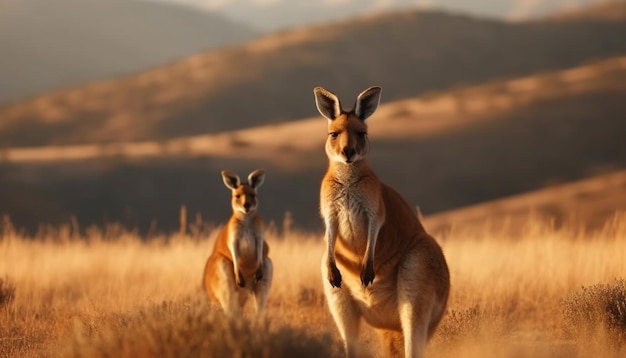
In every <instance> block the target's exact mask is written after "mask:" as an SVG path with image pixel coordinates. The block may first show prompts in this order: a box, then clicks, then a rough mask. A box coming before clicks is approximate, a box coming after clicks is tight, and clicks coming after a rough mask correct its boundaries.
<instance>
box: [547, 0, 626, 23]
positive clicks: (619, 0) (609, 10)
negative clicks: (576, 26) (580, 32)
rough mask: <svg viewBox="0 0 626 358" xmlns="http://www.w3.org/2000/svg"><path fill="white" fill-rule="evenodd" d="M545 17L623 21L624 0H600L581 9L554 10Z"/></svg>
mask: <svg viewBox="0 0 626 358" xmlns="http://www.w3.org/2000/svg"><path fill="white" fill-rule="evenodd" d="M546 19H551V20H556V21H580V20H586V21H624V20H626V0H613V1H609V2H601V3H598V4H594V5H591V6H588V7H585V8H583V9H572V10H568V11H562V12H556V13H554V14H551V15H549V16H546Z"/></svg>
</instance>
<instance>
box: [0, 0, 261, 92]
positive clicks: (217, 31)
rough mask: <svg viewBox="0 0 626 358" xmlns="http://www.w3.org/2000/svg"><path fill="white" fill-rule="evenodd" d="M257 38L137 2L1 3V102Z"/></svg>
mask: <svg viewBox="0 0 626 358" xmlns="http://www.w3.org/2000/svg"><path fill="white" fill-rule="evenodd" d="M254 36H255V31H253V30H252V29H251V28H250V27H249V26H247V25H243V24H240V23H236V22H234V21H231V20H228V19H227V18H225V17H223V15H217V14H213V13H208V12H202V11H197V10H192V9H188V8H185V7H181V6H177V5H172V4H165V3H151V2H143V1H136V0H107V1H99V0H55V1H49V0H19V1H12V0H2V1H0V53H2V56H0V78H1V79H2V80H1V81H0V103H7V102H11V101H15V100H18V99H23V98H25V97H30V96H34V95H37V94H40V93H43V92H47V91H50V90H53V89H56V88H59V87H67V86H70V85H77V84H82V83H84V82H91V81H95V80H101V79H105V78H109V77H113V76H120V75H123V74H130V73H133V72H138V71H143V70H145V69H146V68H150V67H155V66H161V65H164V64H167V63H169V62H172V61H174V60H178V59H180V58H183V57H187V56H190V55H193V54H195V53H197V52H201V51H205V50H208V49H212V48H218V47H223V46H227V45H231V44H233V43H238V42H243V41H245V40H248V39H251V38H253V37H254Z"/></svg>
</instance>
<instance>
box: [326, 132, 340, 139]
mask: <svg viewBox="0 0 626 358" xmlns="http://www.w3.org/2000/svg"><path fill="white" fill-rule="evenodd" d="M328 135H329V136H331V137H333V139H335V138H337V136H338V135H339V133H338V132H330V133H328Z"/></svg>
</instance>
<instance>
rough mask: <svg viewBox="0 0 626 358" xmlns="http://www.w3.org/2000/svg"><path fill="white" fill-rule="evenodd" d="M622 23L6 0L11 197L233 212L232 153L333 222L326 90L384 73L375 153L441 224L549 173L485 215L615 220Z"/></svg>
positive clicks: (148, 210)
mask: <svg viewBox="0 0 626 358" xmlns="http://www.w3.org/2000/svg"><path fill="white" fill-rule="evenodd" d="M624 34H626V1H624V0H617V1H547V0H544V1H519V0H518V1H515V0H510V1H493V0H482V1H472V2H466V1H454V0H430V1H408V0H397V1H382V2H381V1H373V0H372V1H366V0H364V1H327V2H304V1H285V0H283V1H269V2H261V1H256V2H255V1H219V2H217V1H199V0H198V1H193V0H180V1H174V0H172V1H165V0H162V1H161V0H160V1H139V0H114V1H107V2H99V1H96V0H58V1H55V2H49V1H45V0H20V1H17V0H15V1H12V0H0V49H2V51H1V52H2V56H0V79H1V80H0V213H2V214H6V215H8V216H9V217H10V218H11V220H12V221H13V222H14V223H15V224H16V226H18V227H22V228H25V229H27V230H29V231H35V230H37V229H38V228H39V227H40V226H41V225H45V224H60V223H67V222H69V221H70V218H72V217H75V218H76V219H77V220H78V222H79V223H80V224H81V225H83V226H85V225H90V224H97V225H102V224H106V223H109V222H121V223H122V224H124V225H126V226H128V227H131V228H138V229H140V230H141V231H143V232H145V231H147V230H173V229H176V228H177V225H178V211H179V208H180V207H181V206H183V205H184V206H186V208H187V213H188V215H189V220H190V221H193V220H196V218H198V219H199V218H201V219H202V220H204V221H208V222H215V223H219V222H222V221H224V220H225V219H226V218H227V217H228V216H229V214H230V212H229V211H230V208H229V200H228V197H229V193H228V191H227V189H226V188H225V187H224V186H223V184H222V182H221V179H220V177H219V172H220V171H221V170H222V169H230V170H235V171H237V172H238V173H239V174H240V175H242V176H243V175H247V173H248V172H250V171H252V170H253V169H256V168H258V167H264V168H265V169H266V170H267V172H268V174H267V180H266V184H265V185H264V186H263V188H262V189H261V193H260V195H261V198H260V200H261V213H262V215H263V216H264V217H266V219H268V221H270V220H271V221H275V222H278V223H280V222H282V220H283V217H284V216H285V214H286V213H287V212H289V213H290V215H291V218H292V219H293V220H294V223H295V225H298V226H300V227H304V228H307V229H312V230H321V221H320V219H319V214H318V190H319V181H320V179H321V178H322V176H323V174H324V171H325V167H326V157H325V154H324V151H323V141H324V139H325V130H326V128H325V126H326V123H325V120H323V119H322V118H321V117H320V116H318V115H317V113H316V110H315V105H314V101H313V95H312V89H313V87H315V86H319V85H322V86H325V87H327V88H329V89H331V90H333V91H334V92H335V93H337V94H338V95H339V96H340V98H341V99H342V100H343V104H344V106H345V107H349V106H351V105H352V103H353V101H354V99H355V97H356V95H357V94H358V93H359V92H360V91H361V90H362V89H364V88H365V87H368V86H370V85H380V86H382V87H383V98H382V106H381V108H380V109H379V111H378V112H377V113H376V114H375V115H374V116H373V117H372V118H371V120H369V123H370V132H371V135H370V137H371V140H372V152H371V155H372V159H371V162H372V163H371V164H372V166H373V168H374V170H376V171H377V173H378V174H379V176H380V177H381V179H383V181H385V182H387V183H389V184H391V185H392V186H394V187H396V188H397V189H398V190H399V191H400V192H401V193H402V194H404V196H405V197H406V198H407V200H409V202H410V203H411V204H412V205H416V206H417V205H419V207H420V209H421V211H422V213H423V214H424V215H426V216H433V217H435V216H436V217H437V218H438V219H437V220H438V221H437V225H440V224H441V223H444V222H448V223H449V222H450V219H446V220H443V219H441V218H442V215H445V213H457V214H458V213H462V210H460V208H462V207H466V206H473V205H478V204H482V203H487V202H491V201H494V200H505V198H508V197H514V198H518V197H519V196H520V195H524V194H528V195H531V194H530V193H531V192H534V193H535V194H533V195H534V196H532V195H531V196H530V197H531V198H534V199H532V200H519V199H515V200H514V201H512V202H514V203H519V204H515V205H514V204H511V205H496V206H493V204H491V206H490V207H495V208H497V209H494V210H491V211H489V210H487V211H480V210H479V211H476V210H474V211H473V213H474V214H472V215H479V217H480V215H485V216H490V215H496V214H498V215H505V214H506V211H504V210H502V208H503V207H507V208H509V207H511V208H513V207H514V209H515V210H518V211H519V210H520V207H523V208H527V209H537V210H539V211H541V212H543V213H544V214H546V215H551V216H554V217H556V218H557V219H560V220H565V219H566V218H568V217H571V216H575V215H584V216H586V217H588V218H593V222H590V224H593V223H595V222H600V221H602V220H603V219H604V218H605V217H606V216H608V215H611V214H612V213H613V212H614V211H615V210H626V195H625V194H626V180H623V178H624V177H625V176H626V174H625V173H624V172H623V170H624V169H626V145H624V143H625V142H624V139H623V133H626V121H625V120H624V119H626V103H625V101H624V99H625V98H626V36H624ZM607 178H608V179H607ZM616 178H617V179H616ZM576 183H579V184H576ZM590 183H592V184H590ZM598 183H605V184H598ZM606 183H609V184H606ZM563 187H567V188H569V189H567V190H565V191H564V189H562V188H563ZM572 188H574V189H572ZM603 190H604V191H603ZM557 192H558V193H562V192H567V193H568V194H567V195H568V198H570V199H571V198H577V199H576V200H573V199H572V200H569V199H568V200H564V199H563V196H559V195H554V193H557ZM542 193H543V194H542ZM607 197H610V198H611V199H610V200H608V199H606V198H607ZM514 198H512V199H511V200H513V199H514ZM538 198H543V199H538ZM485 205H487V204H485ZM583 208H584V210H583ZM511 210H513V209H511ZM476 212H479V213H481V214H475V213H476ZM435 214H437V215H435ZM458 215H460V214H458ZM457 218H458V217H457ZM455 220H457V219H455ZM458 220H460V219H458ZM452 221H454V220H452ZM590 221H591V219H590ZM433 225H434V224H433ZM441 225H443V224H441Z"/></svg>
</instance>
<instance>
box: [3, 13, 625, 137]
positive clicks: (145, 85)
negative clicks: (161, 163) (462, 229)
mask: <svg viewBox="0 0 626 358" xmlns="http://www.w3.org/2000/svg"><path fill="white" fill-rule="evenodd" d="M623 33H626V23H620V22H617V23H616V22H607V23H598V22H586V21H577V22H566V23H552V22H537V23H520V24H510V23H504V22H498V21H491V20H480V19H475V18H471V17H468V16H461V15H449V14H445V13H439V12H402V13H394V14H385V15H380V16H372V17H366V18H360V19H357V20H350V21H345V22H341V23H336V24H332V25H326V26H316V27H309V28H304V29H297V30H293V31H285V32H281V33H279V34H276V35H272V36H267V37H264V38H261V39H258V40H254V41H251V42H249V43H246V44H244V45H241V46H235V47H231V48H227V49H224V50H220V51H211V52H207V53H203V54H199V55H196V56H193V57H191V58H188V59H185V60H182V61H179V62H176V63H174V64H172V65H170V66H166V67H163V68H158V69H154V70H151V71H147V72H144V73H141V74H138V75H133V76H127V77H123V78H119V79H114V80H109V81H104V82H100V83H95V84H92V85H89V86H85V87H77V88H73V89H70V90H67V91H58V92H54V93H51V94H47V95H44V96H40V97H37V98H34V99H33V100H30V101H24V102H20V103H16V104H13V105H8V106H4V107H0V141H2V142H3V143H5V146H36V145H47V144H73V143H91V142H111V141H119V140H151V139H167V138H172V137H178V136H185V135H192V134H197V133H208V132H218V131H224V130H232V129H238V128H246V127H249V126H256V125H260V124H269V123H279V122H282V121H288V120H291V119H294V118H302V117H307V116H310V115H311V114H312V112H313V111H312V109H311V108H310V92H311V89H312V88H313V87H314V86H317V85H324V86H326V87H328V88H331V89H333V90H334V91H335V92H336V93H338V94H339V95H344V94H345V95H348V94H352V93H354V92H356V91H358V90H360V89H362V88H365V87H367V86H369V85H372V84H377V85H381V86H383V88H385V98H386V100H389V101H391V100H397V99H401V98H406V97H410V96H414V95H418V94H423V93H426V92H429V91H434V90H443V89H445V88H448V87H450V86H455V85H458V84H477V83H481V82H484V81H487V80H490V79H493V78H507V77H515V76H521V75H528V74H532V73H535V72H538V71H545V70H551V69H559V68H567V67H571V66H576V65H579V64H581V63H584V62H586V61H590V60H595V59H598V58H603V57H609V56H613V55H619V54H624V53H626V42H625V41H622V40H621V37H620V35H621V34H623ZM380 49H384V51H382V50H380ZM487 64H488V65H487ZM345 105H346V106H350V105H351V104H350V103H346V104H345Z"/></svg>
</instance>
